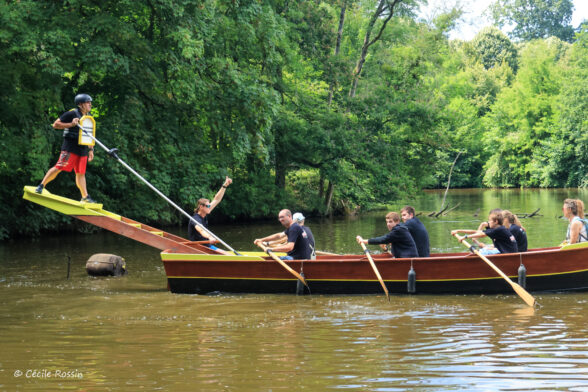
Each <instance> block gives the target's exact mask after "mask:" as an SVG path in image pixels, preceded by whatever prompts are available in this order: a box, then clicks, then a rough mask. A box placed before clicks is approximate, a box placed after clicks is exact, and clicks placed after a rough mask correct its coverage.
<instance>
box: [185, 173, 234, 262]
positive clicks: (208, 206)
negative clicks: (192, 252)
mask: <svg viewBox="0 0 588 392" xmlns="http://www.w3.org/2000/svg"><path fill="white" fill-rule="evenodd" d="M232 183H233V180H231V179H230V178H229V177H226V178H225V181H224V183H223V185H222V186H221V188H220V189H219V191H218V192H217V193H216V195H215V196H214V199H212V201H210V200H208V199H206V198H201V199H198V204H197V205H196V208H195V209H194V215H193V216H192V219H194V220H195V221H196V222H198V224H196V223H194V222H193V221H192V220H190V221H189V222H188V238H189V239H190V241H210V240H214V237H213V236H212V235H210V232H209V231H208V230H205V229H208V214H210V213H211V212H212V210H214V208H215V207H216V206H217V205H218V204H219V203H220V202H221V200H222V199H223V197H224V195H225V191H226V189H227V188H228V186H229V185H231V184H232ZM205 245H206V246H208V247H209V248H210V249H212V250H216V251H218V252H220V253H223V254H230V253H228V252H225V251H224V250H222V249H219V248H218V247H216V246H214V245H213V244H205Z"/></svg>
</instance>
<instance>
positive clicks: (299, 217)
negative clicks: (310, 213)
mask: <svg viewBox="0 0 588 392" xmlns="http://www.w3.org/2000/svg"><path fill="white" fill-rule="evenodd" d="M304 219H305V218H304V215H302V213H301V212H297V213H295V214H294V215H292V220H293V221H294V222H302V221H303V220H304Z"/></svg>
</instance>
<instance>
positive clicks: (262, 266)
mask: <svg viewBox="0 0 588 392" xmlns="http://www.w3.org/2000/svg"><path fill="white" fill-rule="evenodd" d="M172 256H173V257H172ZM195 257H196V258H198V259H195ZM373 258H374V261H375V263H376V266H377V268H378V270H379V272H380V274H381V276H382V278H383V280H384V282H385V284H386V287H387V288H388V290H389V291H390V293H398V294H400V293H407V292H408V280H409V278H408V275H409V271H410V270H411V267H412V269H413V271H414V273H415V274H416V282H415V288H416V290H415V291H414V292H415V293H426V294H449V293H454V294H496V293H512V287H511V286H510V285H509V284H508V283H507V282H506V281H505V280H504V279H503V278H501V277H500V276H498V275H497V274H496V272H495V271H493V270H492V268H490V267H489V266H488V264H486V263H485V262H484V261H483V260H482V259H480V258H479V257H478V256H476V255H472V254H467V253H454V254H436V255H433V256H432V257H429V258H415V259H394V258H390V256H387V255H374V256H373ZM488 258H489V259H490V260H491V261H492V262H493V263H494V264H495V265H496V266H497V267H498V268H500V269H501V270H502V271H503V272H504V273H505V274H506V275H507V276H509V277H510V278H511V279H512V280H513V281H514V282H519V284H521V285H524V286H525V287H526V289H527V290H528V291H580V290H588V248H580V249H570V250H560V248H547V249H536V250H531V251H529V252H525V253H515V254H503V255H493V256H489V257H488ZM162 260H163V263H164V266H165V271H166V274H167V277H168V285H169V288H170V290H171V291H172V292H174V293H190V294H206V293H211V292H230V293H297V292H298V293H300V292H301V285H300V284H298V280H297V279H296V278H295V277H294V276H293V275H292V274H290V273H289V272H288V271H287V270H286V269H284V268H283V267H282V266H281V265H279V264H278V263H276V262H275V261H273V260H272V259H271V258H267V257H266V258H263V259H262V258H257V260H255V259H252V260H244V258H239V257H237V256H234V260H221V259H219V257H218V256H215V255H210V257H208V258H207V259H206V258H203V256H202V255H197V256H194V255H189V254H186V255H182V254H178V253H172V252H163V253H162ZM287 264H288V265H289V266H290V267H291V268H292V269H294V270H295V271H298V272H300V271H301V272H302V273H303V274H304V277H305V279H306V281H307V283H308V286H309V289H310V291H311V292H312V293H313V294H380V293H382V292H383V290H382V287H381V286H380V283H379V282H378V280H377V278H376V276H375V274H374V272H373V270H372V268H371V266H370V264H369V263H368V261H367V258H366V257H365V256H363V255H362V256H359V255H343V256H319V257H318V258H317V260H304V261H300V260H295V261H288V262H287ZM521 265H523V266H524V269H525V270H526V274H525V278H526V282H523V281H519V267H521ZM305 292H306V293H308V289H305Z"/></svg>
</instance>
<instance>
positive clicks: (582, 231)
mask: <svg viewBox="0 0 588 392" xmlns="http://www.w3.org/2000/svg"><path fill="white" fill-rule="evenodd" d="M562 211H563V214H564V217H566V218H567V219H568V220H569V221H570V224H569V225H568V231H567V232H566V240H565V242H564V244H575V243H578V242H588V233H587V232H586V223H585V220H584V202H582V200H579V199H565V200H564V203H563V207H562Z"/></svg>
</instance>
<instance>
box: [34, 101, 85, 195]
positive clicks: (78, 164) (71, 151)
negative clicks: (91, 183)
mask: <svg viewBox="0 0 588 392" xmlns="http://www.w3.org/2000/svg"><path fill="white" fill-rule="evenodd" d="M74 102H75V104H76V105H77V108H75V109H71V110H69V111H67V112H65V113H63V114H62V115H61V116H59V118H58V119H57V120H55V122H54V123H53V128H55V129H63V130H64V131H63V143H62V145H61V154H60V155H59V160H58V161H57V163H56V164H55V166H53V167H52V168H51V169H49V171H47V174H45V177H43V181H41V183H40V184H39V186H37V188H36V189H35V192H37V193H43V188H45V186H47V184H48V183H50V182H51V181H53V180H54V179H55V178H56V177H57V175H58V174H59V173H61V172H62V171H66V172H71V171H72V170H74V172H75V173H76V185H77V187H78V189H79V190H80V193H81V194H82V200H81V202H82V203H96V202H95V201H94V200H93V199H92V198H91V197H90V195H88V190H87V188H86V165H87V163H88V162H91V161H92V160H93V159H94V147H89V148H88V146H85V145H80V144H78V139H79V138H78V137H79V133H80V129H79V128H78V124H79V122H80V118H82V117H83V116H85V115H87V114H89V113H90V110H92V97H90V96H89V95H88V94H78V95H76V97H75V98H74Z"/></svg>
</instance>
